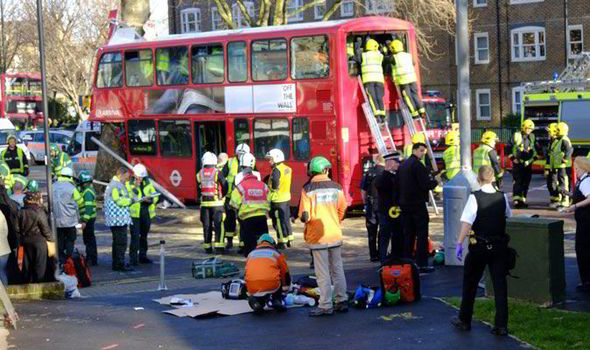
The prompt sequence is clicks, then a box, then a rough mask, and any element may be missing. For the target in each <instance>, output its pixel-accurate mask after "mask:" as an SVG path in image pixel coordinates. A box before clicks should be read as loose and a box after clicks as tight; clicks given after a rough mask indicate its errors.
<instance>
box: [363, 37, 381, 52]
mask: <svg viewBox="0 0 590 350" xmlns="http://www.w3.org/2000/svg"><path fill="white" fill-rule="evenodd" d="M377 49H379V43H378V42H377V41H376V40H375V39H369V40H367V43H366V44H365V50H366V51H377Z"/></svg>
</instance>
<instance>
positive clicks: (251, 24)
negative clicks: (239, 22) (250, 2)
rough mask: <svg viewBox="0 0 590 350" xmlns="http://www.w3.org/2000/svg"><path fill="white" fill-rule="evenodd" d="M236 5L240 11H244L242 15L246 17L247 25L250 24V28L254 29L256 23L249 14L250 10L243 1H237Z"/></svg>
mask: <svg viewBox="0 0 590 350" xmlns="http://www.w3.org/2000/svg"><path fill="white" fill-rule="evenodd" d="M236 4H237V5H238V7H239V8H240V11H242V15H243V16H244V19H245V20H246V23H248V25H249V26H250V27H253V26H254V25H255V24H256V23H255V22H254V21H253V20H252V18H251V17H250V13H248V9H247V8H246V6H245V5H244V2H243V1H242V0H236Z"/></svg>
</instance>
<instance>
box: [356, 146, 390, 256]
mask: <svg viewBox="0 0 590 350" xmlns="http://www.w3.org/2000/svg"><path fill="white" fill-rule="evenodd" d="M374 159H375V165H374V166H372V167H371V168H370V169H368V170H367V171H366V172H365V174H364V175H363V178H362V179H361V196H362V198H363V203H365V225H366V227H367V234H368V238H369V259H370V260H371V261H372V262H376V261H379V249H378V245H377V244H378V243H377V233H378V232H379V226H380V216H379V207H378V205H377V194H378V193H377V192H376V191H375V187H374V186H375V180H376V179H377V178H378V177H379V176H380V175H381V174H382V173H383V171H385V159H384V158H383V156H382V155H380V154H377V155H375V157H374Z"/></svg>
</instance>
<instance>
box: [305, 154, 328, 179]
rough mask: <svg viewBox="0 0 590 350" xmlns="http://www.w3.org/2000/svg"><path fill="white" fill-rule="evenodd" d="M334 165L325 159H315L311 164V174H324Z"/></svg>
mask: <svg viewBox="0 0 590 350" xmlns="http://www.w3.org/2000/svg"><path fill="white" fill-rule="evenodd" d="M331 167H332V165H331V164H330V161H329V160H327V159H326V158H324V157H321V156H319V157H314V158H313V159H312V160H311V162H309V169H308V171H309V173H311V174H312V175H314V174H322V173H323V172H324V171H325V170H326V169H330V168H331Z"/></svg>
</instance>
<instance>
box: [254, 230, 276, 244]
mask: <svg viewBox="0 0 590 350" xmlns="http://www.w3.org/2000/svg"><path fill="white" fill-rule="evenodd" d="M262 242H268V243H270V244H273V245H274V244H275V240H274V238H272V236H271V235H269V234H268V233H265V234H263V235H262V236H260V238H258V242H257V243H258V244H260V243H262Z"/></svg>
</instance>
